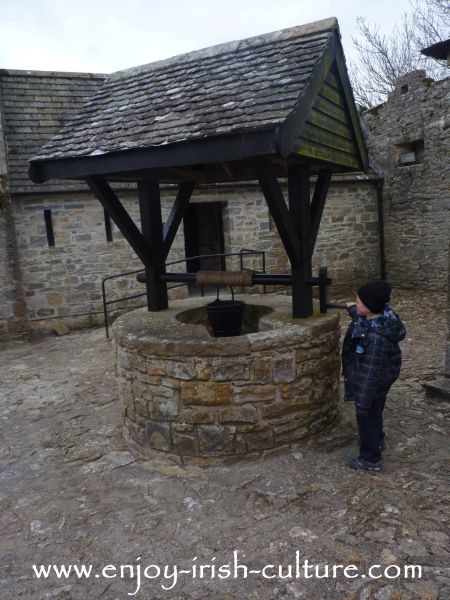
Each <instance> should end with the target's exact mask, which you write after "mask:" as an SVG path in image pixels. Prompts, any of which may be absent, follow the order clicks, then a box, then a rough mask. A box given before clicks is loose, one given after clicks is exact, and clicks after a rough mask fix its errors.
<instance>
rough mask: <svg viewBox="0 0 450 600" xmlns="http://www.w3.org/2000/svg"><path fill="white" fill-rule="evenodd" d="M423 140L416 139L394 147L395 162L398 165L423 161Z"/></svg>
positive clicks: (415, 163)
mask: <svg viewBox="0 0 450 600" xmlns="http://www.w3.org/2000/svg"><path fill="white" fill-rule="evenodd" d="M423 149H424V144H423V140H416V141H414V142H408V143H405V144H397V145H396V146H395V147H394V155H395V159H396V163H397V165H398V166H399V167H401V166H408V165H417V164H418V163H421V162H422V161H423Z"/></svg>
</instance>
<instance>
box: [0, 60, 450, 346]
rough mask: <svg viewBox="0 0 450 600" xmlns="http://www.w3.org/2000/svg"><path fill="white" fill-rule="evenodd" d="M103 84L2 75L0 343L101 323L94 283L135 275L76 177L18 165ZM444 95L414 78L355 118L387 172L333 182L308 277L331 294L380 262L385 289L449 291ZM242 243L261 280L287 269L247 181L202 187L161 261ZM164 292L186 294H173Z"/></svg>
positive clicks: (124, 288)
mask: <svg viewBox="0 0 450 600" xmlns="http://www.w3.org/2000/svg"><path fill="white" fill-rule="evenodd" d="M103 79H104V77H103V76H102V75H92V74H78V73H69V74H68V73H44V72H27V71H5V70H3V71H1V72H0V112H1V119H0V127H1V129H0V206H1V213H0V243H1V244H2V250H3V251H2V253H1V255H0V281H1V291H0V338H2V339H14V338H17V337H23V336H26V335H27V334H28V333H29V332H30V331H36V330H38V331H51V330H52V329H53V328H54V327H55V325H56V324H57V323H59V322H61V321H62V322H64V323H65V324H67V325H68V326H69V327H82V326H89V325H92V324H97V323H101V322H102V319H103V315H102V308H101V280H102V278H103V277H105V276H107V275H110V274H113V273H117V272H121V271H125V270H132V269H138V268H140V267H141V263H140V261H139V260H138V259H137V257H136V256H135V255H134V253H133V251H132V250H131V248H130V247H129V246H128V243H126V242H125V240H124V239H123V238H122V236H121V234H120V232H119V231H118V230H117V229H116V228H115V227H114V225H112V224H110V223H109V222H108V220H106V221H105V215H104V213H103V209H102V208H101V206H100V204H99V203H98V201H97V200H96V199H94V198H93V196H92V194H91V193H90V192H89V191H88V190H87V188H85V187H84V185H83V184H82V183H79V182H74V183H67V182H60V181H59V182H54V183H52V184H51V185H48V184H43V185H36V184H33V183H32V182H31V181H30V180H29V179H28V175H27V161H28V159H29V158H30V157H31V156H33V155H34V154H36V151H37V150H38V149H39V148H40V147H41V146H42V145H43V143H45V141H47V140H48V139H49V138H50V137H52V135H53V134H54V133H55V132H56V131H57V130H59V129H60V127H61V125H62V124H63V123H64V122H65V120H66V119H67V118H70V117H72V116H73V115H74V113H76V112H77V111H78V109H79V107H80V105H81V104H83V103H84V102H85V100H86V99H87V98H88V97H90V96H91V95H92V94H93V93H94V92H95V91H96V90H97V89H98V88H99V87H100V86H101V85H102V82H103ZM446 94H447V96H448V79H447V80H444V81H441V82H432V81H430V80H427V79H426V78H425V77H424V75H423V73H421V72H415V73H412V74H410V75H408V76H406V77H405V78H403V79H402V80H400V81H399V84H398V86H397V87H396V89H395V91H394V93H393V94H392V95H391V96H390V98H389V99H388V101H387V102H386V103H385V104H384V105H382V106H380V107H377V109H374V110H372V111H370V112H369V114H366V115H365V116H364V118H365V119H366V121H367V125H368V140H367V142H368V146H369V150H370V152H371V154H372V156H373V158H374V159H375V160H374V163H373V164H374V165H375V164H376V163H378V164H379V165H380V166H381V167H382V170H383V173H382V174H381V173H380V172H379V171H378V172H377V171H376V170H375V169H372V170H371V171H370V173H369V174H368V175H365V174H362V173H361V174H357V175H356V176H355V175H353V174H351V175H350V174H347V175H345V174H344V175H335V176H333V179H332V185H331V189H330V191H329V193H328V199H327V204H326V207H325V211H324V215H323V218H322V223H321V228H320V231H319V236H318V240H317V245H316V249H315V253H314V269H315V270H316V271H317V269H318V267H319V266H321V265H326V266H328V269H329V274H330V276H331V277H332V278H333V286H332V288H331V289H330V296H331V297H332V298H338V297H341V296H343V295H346V294H351V293H352V292H353V290H354V288H355V286H356V285H357V284H358V283H360V282H361V281H363V280H365V279H369V278H373V277H378V276H380V274H381V273H382V272H383V268H384V269H385V271H386V274H387V276H388V277H389V279H390V280H391V281H392V283H393V284H394V285H398V286H401V287H409V286H415V287H419V288H420V287H425V288H432V289H442V290H444V289H445V287H446V280H447V247H448V245H447V240H448V218H449V217H448V175H447V174H448V165H446V164H445V158H446V156H448V132H447V131H446V128H447V127H448V118H449V117H448V101H447V104H446V103H445V98H446ZM446 153H447V154H446ZM413 155H414V160H413ZM447 163H448V159H447ZM383 179H384V185H382V183H383ZM115 191H116V192H117V194H118V195H119V197H120V199H121V200H122V201H123V203H124V205H125V206H126V208H127V210H128V211H129V212H130V214H131V215H132V217H133V218H134V219H135V221H136V222H137V223H138V222H139V210H138V204H137V198H136V191H135V190H134V189H133V188H132V187H125V186H124V185H123V184H122V186H121V187H119V188H115ZM162 192H163V193H162V209H163V219H164V217H165V216H166V215H167V214H168V211H169V209H170V207H171V205H172V203H173V199H174V195H175V190H174V189H172V188H171V187H170V186H166V188H164V189H163V190H162ZM243 200H244V201H245V202H243ZM110 226H111V231H109V227H110ZM185 234H186V235H185ZM383 240H384V242H383ZM243 248H247V249H252V250H256V251H263V252H264V253H265V259H266V270H267V271H268V272H279V273H282V272H285V271H286V269H287V266H288V261H287V257H286V254H285V251H284V249H283V247H282V245H281V242H280V240H279V237H278V234H277V232H276V231H275V228H274V227H273V223H272V222H271V219H270V218H269V213H268V209H267V206H266V202H265V200H264V198H263V196H262V194H261V192H260V190H259V188H258V187H257V186H256V184H253V183H252V182H247V183H240V184H233V185H231V184H223V185H215V186H203V187H199V188H198V189H196V190H195V192H194V195H193V197H192V200H191V207H190V208H189V212H188V214H187V215H186V217H185V219H184V229H183V228H180V231H179V233H178V234H177V237H176V239H175V242H174V245H173V247H172V251H171V254H170V255H169V259H168V260H169V262H172V261H176V260H183V259H184V258H185V257H186V256H192V255H195V254H210V253H219V252H226V253H231V252H239V251H240V250H241V249H243ZM232 260H236V259H231V261H232ZM245 264H246V266H247V265H248V266H252V267H253V268H255V269H260V268H261V258H260V256H255V257H252V258H250V257H248V258H247V259H246V262H245ZM199 266H201V267H202V268H215V266H217V263H216V265H215V264H214V263H211V262H209V263H208V262H205V261H203V263H202V264H201V265H200V264H198V265H197V268H198V267H199ZM229 266H233V265H232V262H230V263H229ZM234 266H236V263H234ZM190 268H192V262H191V264H190ZM110 283H111V294H112V295H111V296H110V297H114V294H116V295H124V294H127V293H130V292H135V293H137V292H143V291H144V290H143V289H142V287H141V286H140V285H139V284H137V282H136V280H135V277H134V276H131V277H128V278H123V279H119V280H117V282H116V283H115V285H114V287H113V286H112V284H113V282H110ZM171 293H172V294H174V295H175V294H176V295H187V294H190V293H195V290H189V289H186V288H184V287H183V288H177V289H175V290H173V291H172V292H171Z"/></svg>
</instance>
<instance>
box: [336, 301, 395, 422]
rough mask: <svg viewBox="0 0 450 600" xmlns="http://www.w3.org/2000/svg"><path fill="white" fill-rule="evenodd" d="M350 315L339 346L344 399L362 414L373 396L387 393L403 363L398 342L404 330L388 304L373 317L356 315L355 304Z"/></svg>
mask: <svg viewBox="0 0 450 600" xmlns="http://www.w3.org/2000/svg"><path fill="white" fill-rule="evenodd" d="M349 314H350V316H351V317H352V319H353V320H352V323H351V325H350V326H349V328H348V330H347V333H346V335H345V339H344V345H343V348H342V367H343V375H344V383H345V399H346V400H350V401H353V402H354V403H355V405H356V410H357V411H358V412H360V413H363V414H364V413H367V411H368V410H369V408H370V406H371V404H372V402H373V400H374V398H377V397H384V396H386V394H387V393H388V391H389V388H390V387H391V385H392V384H393V383H394V381H395V380H396V379H397V378H398V376H399V374H400V367H401V364H402V354H401V350H400V347H399V342H400V341H401V340H403V339H404V337H405V335H406V330H405V326H404V325H403V323H402V322H401V320H400V317H399V316H398V315H397V313H395V312H394V311H393V310H392V308H391V307H390V306H386V308H385V310H384V313H383V315H381V316H380V317H376V318H375V319H366V318H365V317H358V316H357V314H356V308H355V307H354V306H352V307H350V308H349Z"/></svg>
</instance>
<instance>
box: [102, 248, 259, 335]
mask: <svg viewBox="0 0 450 600" xmlns="http://www.w3.org/2000/svg"><path fill="white" fill-rule="evenodd" d="M250 254H252V255H261V257H262V269H263V270H262V271H259V273H265V272H266V253H265V251H264V250H250V249H249V248H242V249H241V250H240V252H227V253H224V252H221V253H217V254H200V255H198V256H187V257H186V258H182V259H180V260H174V261H171V262H168V263H166V267H169V266H171V265H177V264H180V263H185V262H187V261H189V260H198V259H200V258H214V257H223V258H227V257H228V256H239V257H240V267H241V270H249V269H246V268H245V267H244V266H243V256H249V255H250ZM225 266H226V265H225ZM138 273H145V271H143V270H142V268H141V269H133V270H132V271H122V272H120V273H115V274H114V275H107V276H106V277H104V278H103V279H102V300H103V316H104V319H105V332H106V337H107V338H109V320H108V306H109V305H110V304H116V303H117V302H124V301H125V300H134V299H135V298H142V297H143V296H146V295H147V292H143V293H141V294H131V295H129V296H123V297H121V298H115V299H114V300H106V287H105V283H106V281H109V280H110V279H117V278H119V277H126V276H127V275H137V274H138ZM182 285H187V284H186V283H178V284H175V285H172V286H170V287H168V288H167V289H170V290H172V289H174V288H177V287H180V286H182ZM263 289H264V293H266V286H265V285H264V286H263ZM201 295H202V297H203V296H204V286H201ZM135 308H139V307H135Z"/></svg>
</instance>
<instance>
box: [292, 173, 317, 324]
mask: <svg viewBox="0 0 450 600" xmlns="http://www.w3.org/2000/svg"><path fill="white" fill-rule="evenodd" d="M288 194H289V213H290V217H291V219H292V222H293V224H294V227H295V230H296V233H297V237H298V239H299V241H300V245H301V258H300V264H299V265H292V314H293V316H294V317H303V318H304V317H309V316H310V315H312V313H313V298H312V286H310V285H308V280H309V279H310V278H311V277H312V244H311V241H312V240H311V236H312V228H311V206H310V195H309V169H308V167H307V166H306V165H290V166H289V167H288Z"/></svg>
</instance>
